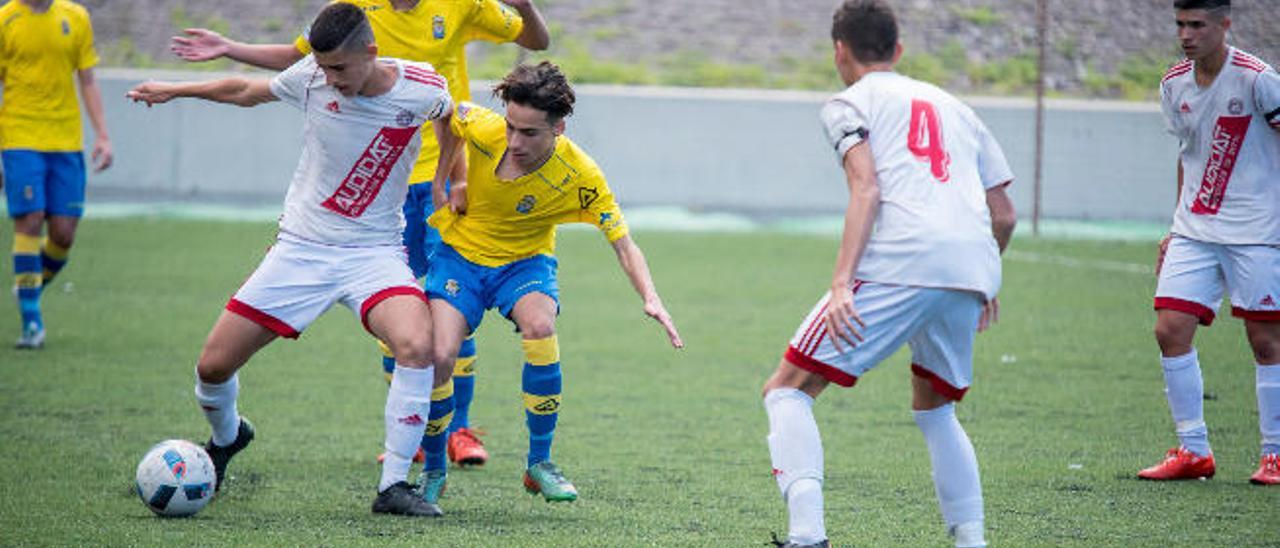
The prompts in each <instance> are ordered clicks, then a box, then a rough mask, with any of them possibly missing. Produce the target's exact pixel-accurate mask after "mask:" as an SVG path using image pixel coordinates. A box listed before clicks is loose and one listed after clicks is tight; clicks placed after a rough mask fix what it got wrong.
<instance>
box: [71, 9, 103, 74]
mask: <svg viewBox="0 0 1280 548" xmlns="http://www.w3.org/2000/svg"><path fill="white" fill-rule="evenodd" d="M81 9H82V10H83V9H84V8H81ZM80 16H81V18H80V24H81V25H82V28H83V30H82V31H81V34H80V47H79V48H77V49H76V62H75V65H76V70H84V69H87V68H92V67H93V66H94V65H97V64H98V52H97V51H96V50H94V49H93V22H92V21H91V20H90V19H89V12H87V11H81V12H80Z"/></svg>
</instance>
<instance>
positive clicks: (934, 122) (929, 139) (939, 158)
mask: <svg viewBox="0 0 1280 548" xmlns="http://www.w3.org/2000/svg"><path fill="white" fill-rule="evenodd" d="M907 149H909V150H910V151H911V154H913V155H915V157H916V158H919V159H920V160H921V161H926V162H929V171H930V172H932V173H933V178H934V179H937V180H938V182H941V183H945V182H947V181H948V180H950V179H951V173H950V169H949V168H950V167H951V156H950V155H948V154H947V149H946V146H945V145H944V144H943V142H942V121H941V120H940V119H939V118H938V109H937V107H935V106H933V103H930V102H928V101H921V100H919V99H913V100H912V101H911V127H910V129H908V130H907Z"/></svg>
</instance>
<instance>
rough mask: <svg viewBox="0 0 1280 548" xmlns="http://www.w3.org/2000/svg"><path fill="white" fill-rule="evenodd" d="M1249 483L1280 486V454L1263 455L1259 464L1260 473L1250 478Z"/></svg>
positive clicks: (1255, 473)
mask: <svg viewBox="0 0 1280 548" xmlns="http://www.w3.org/2000/svg"><path fill="white" fill-rule="evenodd" d="M1249 483H1252V484H1254V485H1280V453H1272V454H1270V455H1263V456H1262V462H1260V463H1258V471H1257V472H1254V473H1253V475H1252V476H1249Z"/></svg>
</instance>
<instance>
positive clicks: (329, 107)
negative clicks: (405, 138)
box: [324, 101, 1186, 113]
mask: <svg viewBox="0 0 1280 548" xmlns="http://www.w3.org/2000/svg"><path fill="white" fill-rule="evenodd" d="M1182 105H1183V107H1186V103H1183V104H1182ZM324 108H325V109H326V110H328V111H329V112H333V113H340V112H342V108H341V107H339V106H338V102H337V101H330V102H329V104H327V105H325V106H324ZM1184 112H1185V111H1184Z"/></svg>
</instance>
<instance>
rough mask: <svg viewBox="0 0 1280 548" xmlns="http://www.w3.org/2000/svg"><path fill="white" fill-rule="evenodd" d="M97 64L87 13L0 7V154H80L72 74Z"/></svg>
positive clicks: (60, 6)
mask: <svg viewBox="0 0 1280 548" xmlns="http://www.w3.org/2000/svg"><path fill="white" fill-rule="evenodd" d="M96 64H98V54H97V52H95V51H94V49H93V26H92V25H91V24H90V21H89V12H88V11H85V9H84V7H82V6H80V5H79V4H76V3H74V2H70V1H68V0H54V1H53V3H52V4H50V5H49V9H48V10H47V11H45V12H44V13H35V12H33V11H31V8H30V7H28V6H27V5H26V4H23V3H22V2H19V1H18V0H9V2H8V3H6V4H5V5H4V6H0V80H2V81H3V83H4V100H3V102H2V103H0V148H4V149H30V150H36V151H41V152H71V151H78V150H80V149H81V148H82V142H83V135H82V133H81V131H82V129H81V127H80V103H79V101H78V100H77V99H76V84H75V73H76V71H79V70H84V69H87V68H91V67H93V66H94V65H96Z"/></svg>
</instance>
